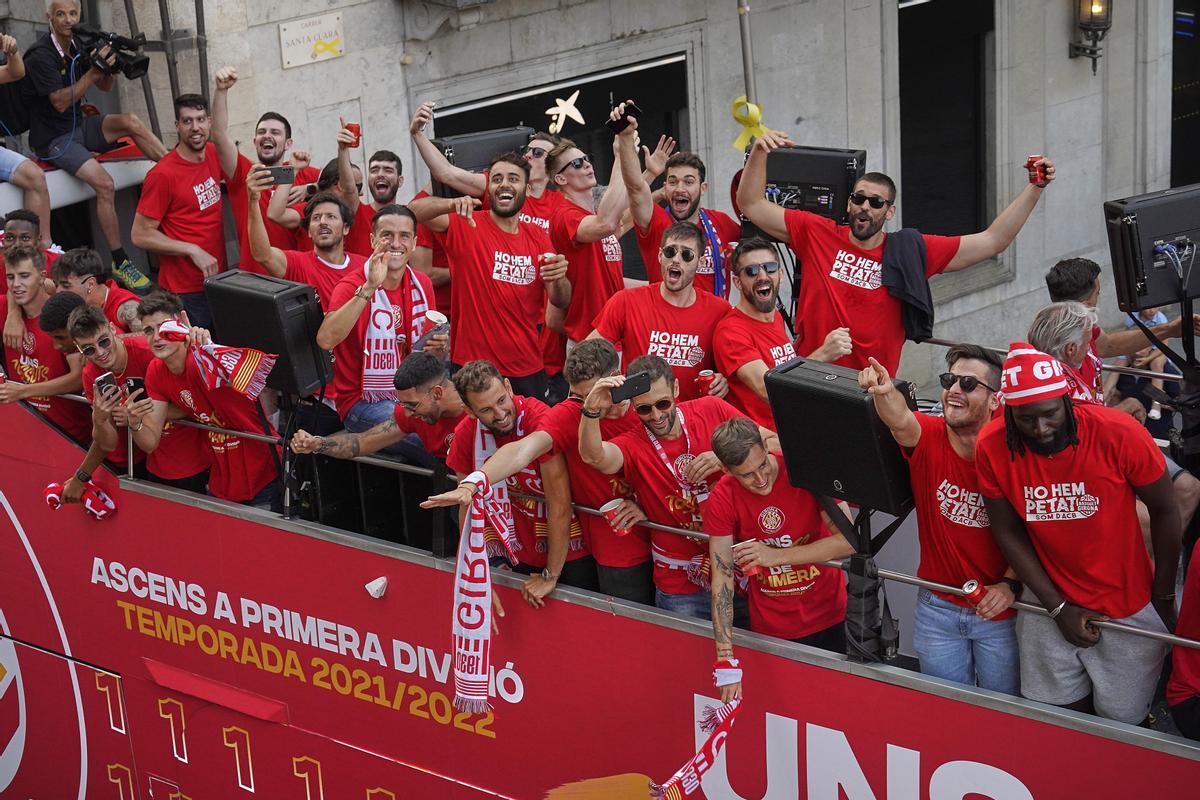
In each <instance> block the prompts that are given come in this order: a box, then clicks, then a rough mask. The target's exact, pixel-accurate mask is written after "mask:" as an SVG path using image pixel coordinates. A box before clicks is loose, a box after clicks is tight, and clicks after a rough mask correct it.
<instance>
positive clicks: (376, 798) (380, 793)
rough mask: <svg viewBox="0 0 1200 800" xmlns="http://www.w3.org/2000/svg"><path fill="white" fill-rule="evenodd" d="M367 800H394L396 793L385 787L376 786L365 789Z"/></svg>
mask: <svg viewBox="0 0 1200 800" xmlns="http://www.w3.org/2000/svg"><path fill="white" fill-rule="evenodd" d="M367 800H396V795H395V794H393V793H392V792H389V791H388V790H387V789H383V788H379V787H376V788H374V789H367Z"/></svg>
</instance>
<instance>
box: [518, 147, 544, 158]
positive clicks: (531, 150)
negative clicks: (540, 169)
mask: <svg viewBox="0 0 1200 800" xmlns="http://www.w3.org/2000/svg"><path fill="white" fill-rule="evenodd" d="M521 155H523V156H533V157H534V158H542V157H543V156H545V155H546V148H544V147H534V146H533V145H530V144H527V145H525V149H523V150H522V151H521Z"/></svg>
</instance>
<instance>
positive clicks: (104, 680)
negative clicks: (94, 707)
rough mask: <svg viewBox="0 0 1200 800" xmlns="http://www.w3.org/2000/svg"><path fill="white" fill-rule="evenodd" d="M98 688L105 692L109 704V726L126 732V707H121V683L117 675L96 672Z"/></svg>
mask: <svg viewBox="0 0 1200 800" xmlns="http://www.w3.org/2000/svg"><path fill="white" fill-rule="evenodd" d="M96 689H97V690H98V691H100V692H103V693H104V701H105V702H106V703H107V704H108V727H110V728H112V729H113V730H114V731H116V732H117V733H124V732H125V709H123V708H122V707H121V684H120V681H119V680H118V678H117V676H116V675H110V674H108V673H107V672H97V673H96Z"/></svg>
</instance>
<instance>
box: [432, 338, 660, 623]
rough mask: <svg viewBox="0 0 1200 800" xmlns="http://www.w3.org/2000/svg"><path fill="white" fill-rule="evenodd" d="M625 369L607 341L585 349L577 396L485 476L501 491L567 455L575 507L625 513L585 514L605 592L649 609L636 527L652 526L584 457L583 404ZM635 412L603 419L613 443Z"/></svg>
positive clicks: (501, 453) (486, 467)
mask: <svg viewBox="0 0 1200 800" xmlns="http://www.w3.org/2000/svg"><path fill="white" fill-rule="evenodd" d="M620 363H621V358H620V355H619V354H618V353H617V351H616V349H615V348H614V347H613V346H612V345H611V344H609V343H608V342H606V341H604V340H603V339H589V340H588V341H586V342H580V343H579V345H578V346H577V347H576V348H575V349H574V350H572V351H571V354H570V355H569V356H567V363H566V367H565V370H564V371H565V374H566V377H567V381H568V382H569V384H570V388H571V394H570V396H568V397H567V399H566V400H565V401H563V402H562V403H559V404H558V405H556V406H554V407H553V408H551V409H550V410H549V411H547V412H546V413H545V415H543V417H542V419H541V421H540V422H539V423H538V429H537V430H535V431H534V432H532V433H530V434H529V435H528V436H526V437H524V438H522V439H518V440H517V441H515V442H510V443H508V444H506V445H504V446H503V447H501V448H500V449H499V450H497V451H496V453H495V455H493V456H492V457H491V458H489V459H488V460H487V461H485V462H484V463H483V465H482V466H481V467H480V470H482V471H483V473H484V474H485V475H487V477H488V482H489V483H491V484H493V485H495V484H496V483H498V482H500V481H504V480H507V479H508V478H510V477H511V476H512V475H515V474H516V473H518V472H519V471H521V470H523V469H525V468H527V467H528V466H529V465H530V464H532V463H535V462H536V461H537V460H538V459H540V458H543V457H545V456H546V455H547V454H552V453H562V455H563V456H565V457H566V460H567V473H568V475H569V476H570V479H571V497H572V500H573V501H574V502H576V503H580V504H582V505H585V506H588V507H590V508H600V507H601V506H603V505H605V504H606V503H609V502H610V501H613V500H621V501H622V503H621V507H620V509H619V510H618V511H617V512H616V515H615V516H614V517H613V520H612V523H611V524H610V523H609V522H608V521H607V520H606V519H605V518H604V517H602V516H598V515H596V514H588V513H583V514H579V515H578V519H579V523H580V525H581V526H582V529H583V531H584V535H585V538H586V539H587V541H588V542H589V543H590V547H591V552H592V556H593V557H594V559H595V562H596V571H597V574H598V578H599V590H600V591H601V592H604V593H605V594H608V595H612V596H613V597H620V598H622V599H625V600H631V601H634V602H638V603H646V604H648V605H649V604H653V602H654V583H653V579H652V566H651V561H650V540H649V536H648V534H647V533H646V531H645V530H644V529H641V528H633V526H634V523H636V522H638V521H640V520H643V519H645V518H646V515H645V514H644V513H643V512H642V510H641V509H640V508H639V507H638V506H637V504H636V502H635V500H634V498H633V497H632V494H633V492H632V490H631V489H630V487H629V484H628V483H626V482H625V480H624V478H622V477H621V475H620V474H619V473H618V474H614V475H606V474H604V473H601V472H598V471H596V470H595V469H593V468H592V467H590V466H588V465H587V464H586V463H584V461H583V459H582V458H581V456H580V455H579V419H580V417H581V416H582V410H583V398H584V397H586V396H587V395H588V393H589V392H591V390H592V387H593V386H594V385H595V384H596V381H597V380H599V379H600V378H605V377H609V376H611V375H615V374H617V373H618V371H619V369H620ZM628 411H629V403H628V402H622V403H617V404H616V405H614V406H613V407H612V408H610V409H609V410H608V411H607V412H606V413H605V415H604V416H603V417H602V418H601V420H600V429H601V433H602V435H604V436H606V437H608V438H612V437H614V436H617V435H618V434H621V433H624V432H625V431H627V430H631V429H632V428H633V427H635V426H636V425H637V419H636V418H635V417H634V416H633V415H632V414H629V413H627V412H628ZM471 493H472V490H471V489H470V487H466V486H459V487H458V488H457V489H455V490H454V491H450V492H446V493H444V494H440V495H435V496H434V497H430V498H429V499H428V500H427V501H426V502H424V503H422V504H421V505H422V507H424V508H436V507H438V506H447V505H456V504H465V503H467V502H470V499H471ZM631 529H632V530H631Z"/></svg>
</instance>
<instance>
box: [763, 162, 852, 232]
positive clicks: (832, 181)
mask: <svg viewBox="0 0 1200 800" xmlns="http://www.w3.org/2000/svg"><path fill="white" fill-rule="evenodd" d="M866 165H867V151H866V150H838V149H834V148H830V147H781V148H779V149H778V150H773V151H771V153H770V154H769V155H768V156H767V198H768V199H769V200H771V202H773V203H778V204H779V205H781V206H783V207H784V208H796V209H800V210H801V211H811V212H813V213H814V214H820V215H821V216H822V217H828V218H829V219H831V220H833V221H834V222H836V223H837V224H839V225H845V224H846V223H847V216H846V201H847V200H848V199H849V198H850V193H851V192H852V191H854V184H855V183H857V182H858V179H859V178H861V177H862V176H863V173H864V172H865V171H866Z"/></svg>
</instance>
